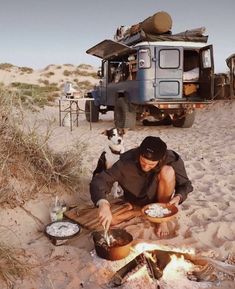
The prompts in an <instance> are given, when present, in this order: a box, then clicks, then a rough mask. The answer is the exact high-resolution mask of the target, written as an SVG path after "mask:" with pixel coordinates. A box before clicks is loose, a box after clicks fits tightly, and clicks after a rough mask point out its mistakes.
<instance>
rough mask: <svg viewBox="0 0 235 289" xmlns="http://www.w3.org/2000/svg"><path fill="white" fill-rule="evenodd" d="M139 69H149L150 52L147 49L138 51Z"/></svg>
mask: <svg viewBox="0 0 235 289" xmlns="http://www.w3.org/2000/svg"><path fill="white" fill-rule="evenodd" d="M138 64H139V68H150V67H151V52H150V49H149V48H145V49H140V50H139V61H138Z"/></svg>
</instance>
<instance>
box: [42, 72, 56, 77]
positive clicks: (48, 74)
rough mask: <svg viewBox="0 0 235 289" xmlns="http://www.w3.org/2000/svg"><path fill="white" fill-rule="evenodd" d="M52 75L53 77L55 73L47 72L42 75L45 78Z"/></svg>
mask: <svg viewBox="0 0 235 289" xmlns="http://www.w3.org/2000/svg"><path fill="white" fill-rule="evenodd" d="M52 75H55V73H54V72H52V71H49V72H47V73H45V74H44V76H45V77H51V76H52Z"/></svg>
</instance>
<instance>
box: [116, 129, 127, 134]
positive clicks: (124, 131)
mask: <svg viewBox="0 0 235 289" xmlns="http://www.w3.org/2000/svg"><path fill="white" fill-rule="evenodd" d="M126 132H127V130H126V129H125V128H118V133H119V134H120V135H124V134H125V133H126Z"/></svg>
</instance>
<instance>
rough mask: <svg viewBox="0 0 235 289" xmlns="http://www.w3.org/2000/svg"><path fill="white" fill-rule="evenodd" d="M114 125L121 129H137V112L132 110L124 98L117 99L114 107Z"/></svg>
mask: <svg viewBox="0 0 235 289" xmlns="http://www.w3.org/2000/svg"><path fill="white" fill-rule="evenodd" d="M114 123H115V126H116V127H119V128H130V129H134V128H135V125H136V112H135V111H134V110H133V111H131V110H130V107H129V105H128V102H127V100H126V99H125V98H124V97H119V98H117V99H116V103H115V107H114Z"/></svg>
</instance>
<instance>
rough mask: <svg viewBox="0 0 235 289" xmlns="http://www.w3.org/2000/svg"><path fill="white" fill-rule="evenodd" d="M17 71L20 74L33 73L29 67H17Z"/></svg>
mask: <svg viewBox="0 0 235 289" xmlns="http://www.w3.org/2000/svg"><path fill="white" fill-rule="evenodd" d="M19 70H20V71H21V72H22V73H28V74H30V73H32V72H33V69H32V68H30V67H26V66H23V67H19Z"/></svg>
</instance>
